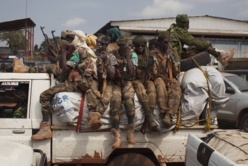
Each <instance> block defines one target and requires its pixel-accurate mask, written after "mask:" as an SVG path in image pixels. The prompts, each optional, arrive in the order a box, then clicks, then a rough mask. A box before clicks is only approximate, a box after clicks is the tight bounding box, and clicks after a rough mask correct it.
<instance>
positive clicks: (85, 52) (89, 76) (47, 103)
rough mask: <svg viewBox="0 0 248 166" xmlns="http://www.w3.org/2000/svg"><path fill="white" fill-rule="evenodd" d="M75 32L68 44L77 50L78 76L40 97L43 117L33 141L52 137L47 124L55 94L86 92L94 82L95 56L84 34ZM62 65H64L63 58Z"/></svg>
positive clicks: (52, 88)
mask: <svg viewBox="0 0 248 166" xmlns="http://www.w3.org/2000/svg"><path fill="white" fill-rule="evenodd" d="M73 32H75V33H74V34H73V35H72V38H70V40H69V39H68V42H71V44H72V45H73V46H74V47H75V48H77V49H76V51H74V53H75V54H78V55H79V57H80V61H79V63H78V65H77V66H76V67H75V69H74V70H78V72H79V73H80V75H79V76H78V77H77V78H75V79H72V80H68V81H65V82H64V83H60V84H58V85H55V86H53V87H51V88H49V89H48V90H45V91H44V92H42V93H41V95H40V103H41V111H42V115H43V120H42V122H41V124H40V130H39V131H38V133H36V134H34V135H32V139H33V140H42V139H47V138H51V137H52V132H51V128H50V125H49V123H48V121H49V116H50V114H51V113H52V112H51V111H52V109H51V101H52V99H53V97H54V95H55V94H56V93H59V92H86V91H87V90H88V89H89V88H91V85H92V84H94V82H96V79H97V78H96V64H95V61H94V57H95V54H94V52H93V51H92V50H91V49H90V48H89V47H88V46H87V45H86V44H85V43H84V42H85V40H83V38H84V36H85V35H84V33H83V32H82V31H73ZM66 52H67V50H66V49H65V48H63V53H64V54H65V53H66ZM63 57H64V58H63V65H64V64H65V62H64V61H65V56H63ZM93 118H95V119H100V117H98V116H94V117H93Z"/></svg>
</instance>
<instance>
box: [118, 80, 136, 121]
mask: <svg viewBox="0 0 248 166" xmlns="http://www.w3.org/2000/svg"><path fill="white" fill-rule="evenodd" d="M121 91H122V100H123V103H124V107H125V111H126V115H127V119H128V124H133V120H134V116H135V105H134V95H135V90H134V87H133V83H132V81H125V82H124V84H123V87H122V90H121Z"/></svg>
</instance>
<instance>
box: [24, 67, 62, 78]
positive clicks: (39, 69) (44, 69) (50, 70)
mask: <svg viewBox="0 0 248 166" xmlns="http://www.w3.org/2000/svg"><path fill="white" fill-rule="evenodd" d="M28 72H29V73H49V74H50V73H52V74H54V76H55V77H56V76H58V75H60V74H61V69H60V67H59V66H58V65H57V64H43V65H39V66H32V67H30V68H29V71H28Z"/></svg>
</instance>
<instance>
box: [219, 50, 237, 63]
mask: <svg viewBox="0 0 248 166" xmlns="http://www.w3.org/2000/svg"><path fill="white" fill-rule="evenodd" d="M233 56H234V49H232V50H231V51H230V53H224V52H221V53H220V56H219V57H218V58H217V60H218V61H219V62H220V63H221V64H222V65H223V66H225V65H226V64H227V63H228V62H229V60H230V59H232V58H233Z"/></svg>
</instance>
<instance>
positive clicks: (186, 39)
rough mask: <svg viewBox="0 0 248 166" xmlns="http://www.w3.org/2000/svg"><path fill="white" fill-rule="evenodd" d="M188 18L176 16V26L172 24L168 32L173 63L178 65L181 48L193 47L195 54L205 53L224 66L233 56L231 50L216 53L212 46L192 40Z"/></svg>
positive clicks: (201, 40) (182, 15) (202, 41)
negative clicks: (172, 52) (185, 46)
mask: <svg viewBox="0 0 248 166" xmlns="http://www.w3.org/2000/svg"><path fill="white" fill-rule="evenodd" d="M188 29H189V18H188V15H187V14H178V15H177V16H176V24H175V23H173V24H172V25H171V26H170V28H169V29H168V31H169V32H170V42H171V44H172V48H173V49H174V50H175V51H176V52H175V54H176V55H175V63H177V65H180V60H181V58H182V56H183V55H182V54H183V46H184V45H188V46H189V47H191V48H192V47H193V48H194V49H195V51H196V52H200V51H207V52H208V53H209V54H211V55H213V56H214V57H215V58H216V59H217V60H218V61H219V62H220V63H221V64H222V65H226V64H227V63H228V61H229V60H230V59H231V58H232V57H233V56H234V52H233V50H231V52H230V53H223V52H218V51H216V50H215V49H214V48H213V46H212V45H211V44H210V43H209V42H207V41H206V40H203V39H196V38H194V37H193V36H192V35H191V34H190V33H189V32H188ZM180 56H181V57H180ZM186 57H187V55H186Z"/></svg>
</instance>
